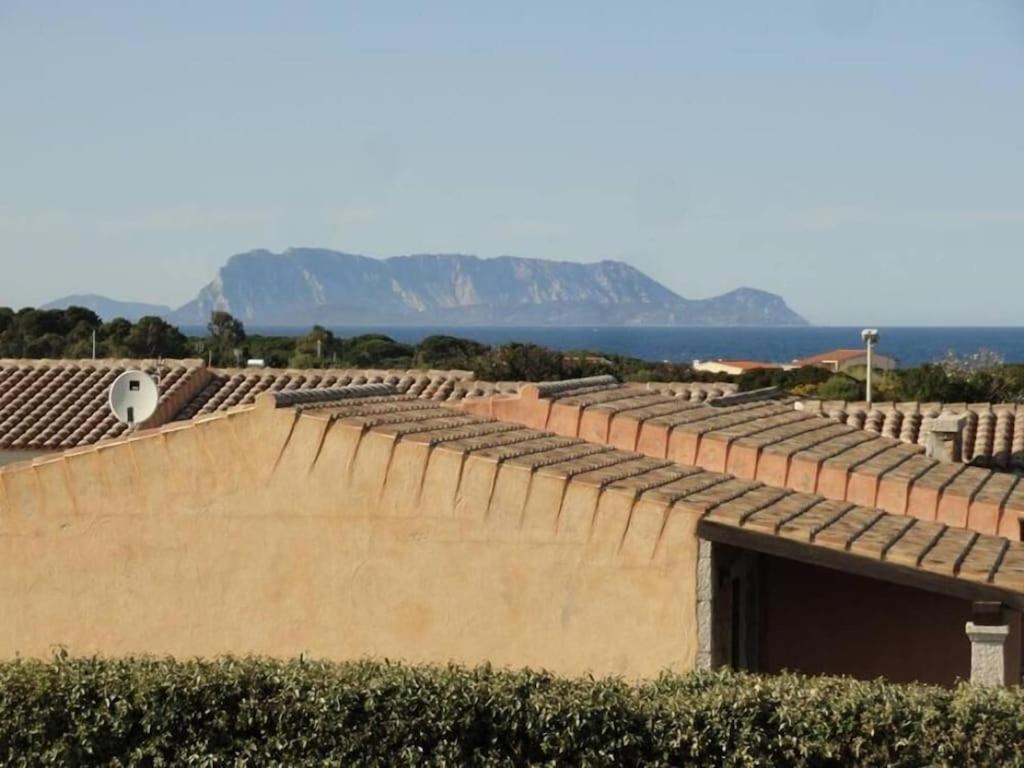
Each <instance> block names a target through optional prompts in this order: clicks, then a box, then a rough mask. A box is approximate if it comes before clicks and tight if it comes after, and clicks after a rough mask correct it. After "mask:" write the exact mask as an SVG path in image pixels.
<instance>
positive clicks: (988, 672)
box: [967, 621, 1010, 687]
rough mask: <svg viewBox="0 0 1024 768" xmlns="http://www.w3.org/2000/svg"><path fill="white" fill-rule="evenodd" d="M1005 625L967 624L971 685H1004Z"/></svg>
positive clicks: (1006, 635) (1006, 630)
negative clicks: (969, 644) (969, 642)
mask: <svg viewBox="0 0 1024 768" xmlns="http://www.w3.org/2000/svg"><path fill="white" fill-rule="evenodd" d="M1009 636H1010V628H1009V626H1006V625H998V626H986V625H983V624H975V623H974V622H973V621H969V622H967V637H969V638H970V640H971V683H973V684H974V685H984V686H988V687H1001V686H1004V685H1006V682H1007V681H1006V638H1007V637H1009Z"/></svg>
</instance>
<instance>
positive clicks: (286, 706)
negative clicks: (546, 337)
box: [0, 649, 1024, 768]
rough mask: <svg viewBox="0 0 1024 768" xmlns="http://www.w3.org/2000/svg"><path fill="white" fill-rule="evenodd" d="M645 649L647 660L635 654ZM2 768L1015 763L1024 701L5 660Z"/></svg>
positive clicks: (813, 684) (395, 672)
mask: <svg viewBox="0 0 1024 768" xmlns="http://www.w3.org/2000/svg"><path fill="white" fill-rule="evenodd" d="M637 651H638V652H642V649H637ZM0 763H2V764H3V765H15V766H20V765H24V766H29V765H32V766H35V765H54V766H57V765H59V766H68V765H153V766H157V765H203V766H214V765H251V766H257V765H259V766H262V765H288V766H294V765H395V764H397V765H407V764H431V765H527V764H542V765H543V764H546V765H644V764H646V765H679V766H684V765H687V766H914V767H915V768H918V767H919V766H926V765H936V766H938V765H948V766H958V767H959V766H1018V765H1024V694H1022V692H1021V691H1020V690H1009V691H1006V690H1000V691H985V690H980V689H973V688H970V687H968V686H962V687H960V688H957V689H955V690H944V689H939V688H931V687H926V686H897V685H889V684H885V683H880V682H873V683H861V682H855V681H852V680H847V679H834V678H805V677H798V676H780V677H772V678H761V677H756V676H751V675H743V674H736V673H729V672H720V673H709V674H695V675H690V676H683V677H675V676H666V677H663V678H661V679H659V680H657V681H653V682H650V683H644V684H639V685H632V686H631V685H628V684H626V683H623V682H620V681H615V680H567V679H562V678H558V677H554V676H551V675H548V674H543V673H534V672H522V673H511V672H499V671H494V670H491V669H488V668H480V669H460V668H447V669H442V668H424V667H406V666H397V665H392V664H387V663H370V662H366V663H353V664H331V663H321V662H308V661H293V662H276V661H268V660H263V659H230V658H229V659H221V660H216V661H188V662H176V661H171V660H152V659H135V660H118V661H112V660H101V659H70V658H66V657H59V658H57V659H55V660H54V661H53V662H50V663H43V662H35V661H13V662H8V663H4V664H0Z"/></svg>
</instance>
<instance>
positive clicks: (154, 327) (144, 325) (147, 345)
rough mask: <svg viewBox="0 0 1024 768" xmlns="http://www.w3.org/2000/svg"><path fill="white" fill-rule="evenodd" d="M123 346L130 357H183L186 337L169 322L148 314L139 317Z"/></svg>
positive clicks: (186, 344)
mask: <svg viewBox="0 0 1024 768" xmlns="http://www.w3.org/2000/svg"><path fill="white" fill-rule="evenodd" d="M125 346H126V347H127V349H128V352H129V354H131V355H132V357H185V355H186V354H187V351H188V339H187V338H185V335H184V334H183V333H182V332H181V331H179V330H178V329H177V328H175V327H174V326H173V325H171V324H170V323H168V322H166V321H165V320H163V319H162V318H159V317H154V316H152V315H150V316H147V317H142V318H139V322H137V323H136V324H135V326H134V327H133V328H132V329H131V332H130V333H129V334H128V336H127V338H126V339H125Z"/></svg>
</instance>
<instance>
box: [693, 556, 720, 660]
mask: <svg viewBox="0 0 1024 768" xmlns="http://www.w3.org/2000/svg"><path fill="white" fill-rule="evenodd" d="M697 547H698V548H697V665H696V666H697V669H711V668H712V650H711V649H712V631H713V630H712V627H713V626H714V615H715V612H714V573H715V569H714V564H713V562H712V560H713V558H712V554H713V550H712V545H711V542H710V541H705V540H704V539H700V540H698V543H697Z"/></svg>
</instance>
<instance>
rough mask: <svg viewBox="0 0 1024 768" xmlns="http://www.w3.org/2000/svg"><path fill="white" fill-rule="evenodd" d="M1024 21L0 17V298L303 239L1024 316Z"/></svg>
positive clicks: (178, 8) (670, 13)
mask: <svg viewBox="0 0 1024 768" xmlns="http://www.w3.org/2000/svg"><path fill="white" fill-rule="evenodd" d="M1022 137H1024V3H1021V2H1020V0H977V1H976V2H963V0H949V1H948V2H946V1H944V0H917V1H915V0H889V1H888V2H871V1H870V0H806V1H804V2H798V1H796V0H793V1H789V0H779V2H774V3H763V2H754V1H753V0H751V1H750V2H728V0H726V1H724V2H713V3H710V2H704V3H697V2H637V3H622V2H616V3H599V2H568V1H566V2H559V3H550V2H544V3H540V2H538V3H534V2H517V3H480V2H442V1H437V2H430V3H425V2H407V3H399V2H387V0H376V1H374V2H365V3H343V2H320V3H318V2H289V3H284V2H281V3H266V2H226V1H225V2H213V3H211V2H174V3H171V2H167V3H156V2H154V3H138V2H125V3H114V2H100V1H99V0H97V2H94V3H82V2H77V1H76V2H56V1H53V2H40V1H38V0H33V1H31V2H21V1H20V0H18V1H12V0H0V305H3V304H7V305H15V306H20V305H24V304H35V303H41V302H44V301H46V300H49V299H52V298H55V297H57V296H60V295H64V294H67V293H72V292H97V293H104V294H107V295H110V296H113V297H115V298H124V299H136V300H146V301H156V302H160V303H167V304H173V305H177V304H181V303H184V302H185V301H186V300H187V299H189V298H191V297H192V296H193V295H194V294H195V292H196V291H197V290H198V288H199V287H200V286H201V285H202V284H204V283H205V282H207V281H209V280H210V279H211V278H212V277H213V276H214V274H215V272H216V269H217V267H218V266H219V265H220V264H221V263H222V262H223V261H224V260H225V259H226V258H227V257H228V256H230V255H231V254H233V253H237V252H241V251H245V250H249V249H251V248H258V247H265V248H270V249H273V250H280V249H284V248H287V247H289V246H294V245H315V246H323V247H329V248H336V249H339V250H347V251H351V252H356V253H364V254H367V255H373V256H391V255H398V254H404V253H415V252H462V253H475V254H478V255H480V256H497V255H501V254H512V255H518V256H534V257H542V258H553V259H566V260H573V261H596V260H599V259H605V258H612V259H622V260H625V261H628V262H629V263H631V264H633V265H635V266H636V267H638V268H640V269H642V270H644V271H645V272H647V273H649V274H650V275H651V276H653V277H655V278H657V279H659V280H661V281H662V282H664V283H665V284H666V285H668V286H669V287H670V288H672V289H673V290H676V291H677V292H679V293H681V294H682V295H684V296H687V297H694V298H696V297H702V296H708V295H712V294H716V293H719V292H722V291H725V290H728V289H731V288H733V287H737V286H739V285H750V286H754V287H759V288H764V289H767V290H772V291H776V292H778V293H781V294H782V295H784V296H785V297H786V299H787V300H788V301H789V302H790V304H791V305H792V306H793V307H794V308H795V309H797V310H798V311H800V312H802V313H804V314H805V315H806V316H807V317H809V318H810V319H811V320H812V321H814V322H817V323H821V324H860V323H872V324H880V325H884V324H1005V325H1022V324H1024V139H1022Z"/></svg>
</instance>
